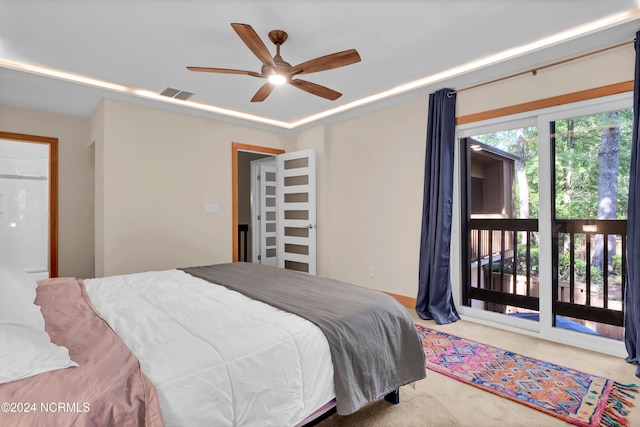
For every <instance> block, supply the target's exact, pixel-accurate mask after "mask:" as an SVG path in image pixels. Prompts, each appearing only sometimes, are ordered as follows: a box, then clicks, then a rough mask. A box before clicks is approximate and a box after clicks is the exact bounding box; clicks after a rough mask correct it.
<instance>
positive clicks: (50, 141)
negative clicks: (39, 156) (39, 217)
mask: <svg viewBox="0 0 640 427" xmlns="http://www.w3.org/2000/svg"><path fill="white" fill-rule="evenodd" d="M0 139H10V140H13V141H19V142H29V143H36V144H47V145H48V146H49V277H58V138H51V137H48V136H37V135H27V134H22V133H13V132H0ZM236 227H237V225H236Z"/></svg>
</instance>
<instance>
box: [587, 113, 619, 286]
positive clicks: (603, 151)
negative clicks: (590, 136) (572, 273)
mask: <svg viewBox="0 0 640 427" xmlns="http://www.w3.org/2000/svg"><path fill="white" fill-rule="evenodd" d="M619 117H620V113H619V112H612V113H605V114H604V118H605V120H606V123H612V124H611V125H608V126H607V127H605V128H603V129H602V143H601V145H600V150H599V151H598V156H599V158H600V175H599V178H598V219H616V207H617V204H618V161H619V156H620V128H619V126H618V125H617V124H616V122H617V119H618V118H619ZM607 244H608V252H609V253H608V254H607V270H606V271H611V270H612V257H613V255H615V251H616V239H615V236H609V239H608V243H607ZM603 251H604V244H603V236H602V234H598V235H596V247H595V250H594V253H593V258H592V260H591V265H593V266H594V267H597V268H599V269H600V270H601V271H602V272H603V274H605V269H604V267H605V265H604V254H603Z"/></svg>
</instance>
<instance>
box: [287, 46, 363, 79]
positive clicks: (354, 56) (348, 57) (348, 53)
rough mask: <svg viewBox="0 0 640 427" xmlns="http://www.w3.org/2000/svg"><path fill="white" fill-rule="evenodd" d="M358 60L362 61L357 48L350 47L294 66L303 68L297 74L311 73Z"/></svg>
mask: <svg viewBox="0 0 640 427" xmlns="http://www.w3.org/2000/svg"><path fill="white" fill-rule="evenodd" d="M356 62H360V55H359V54H358V52H357V51H356V50H355V49H349V50H343V51H342V52H336V53H332V54H331V55H325V56H321V57H319V58H316V59H312V60H310V61H307V62H303V63H302V64H298V65H296V66H295V67H293V69H294V70H298V69H302V71H300V72H298V73H297V74H309V73H317V72H318V71H324V70H332V69H334V68H339V67H344V66H345V65H351V64H355V63H356Z"/></svg>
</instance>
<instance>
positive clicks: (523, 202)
mask: <svg viewBox="0 0 640 427" xmlns="http://www.w3.org/2000/svg"><path fill="white" fill-rule="evenodd" d="M516 155H517V156H518V160H516V176H517V179H518V188H519V189H520V191H519V193H520V200H519V204H520V215H519V216H518V218H521V219H527V218H529V182H528V181H527V173H526V171H525V168H524V129H518V130H517V131H516ZM520 238H521V240H522V244H526V243H527V233H520Z"/></svg>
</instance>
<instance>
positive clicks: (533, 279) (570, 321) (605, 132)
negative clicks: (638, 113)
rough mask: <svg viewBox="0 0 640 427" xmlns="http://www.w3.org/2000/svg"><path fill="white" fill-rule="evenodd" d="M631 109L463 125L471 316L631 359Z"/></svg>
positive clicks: (621, 106) (610, 104)
mask: <svg viewBox="0 0 640 427" xmlns="http://www.w3.org/2000/svg"><path fill="white" fill-rule="evenodd" d="M631 107H632V99H631V95H630V94H620V95H614V96H610V97H606V98H604V97H603V98H596V99H593V100H589V101H583V102H579V103H574V104H566V105H561V106H558V107H553V108H548V109H545V110H539V111H534V112H531V113H522V114H519V115H518V116H512V117H508V118H503V119H494V120H492V121H488V122H483V123H479V124H476V125H475V126H472V125H466V126H461V127H459V128H458V129H457V134H458V139H459V150H458V154H459V160H460V162H459V168H460V169H459V170H460V174H459V176H460V183H459V185H460V190H461V191H460V193H461V197H460V199H459V205H460V253H461V257H460V259H461V262H460V288H459V291H460V292H459V298H458V304H459V305H460V306H461V313H462V314H463V315H467V316H470V317H477V318H478V319H481V320H483V321H490V322H495V323H500V324H504V325H506V326H509V327H515V328H520V329H525V330H529V331H533V332H535V333H538V334H540V336H543V337H547V338H550V339H554V340H558V341H561V342H566V343H569V344H572V345H580V346H584V347H586V348H591V349H594V350H597V351H604V352H610V353H612V354H614V353H616V354H617V353H621V352H623V351H624V350H623V349H624V346H623V343H622V342H620V340H621V339H622V338H623V333H624V330H623V316H624V304H623V295H624V283H625V274H626V265H625V259H626V245H627V242H626V220H627V218H626V215H627V197H628V191H629V159H630V151H631V149H630V143H631V131H632V110H631ZM523 319H526V320H527V321H528V322H527V321H525V320H523ZM578 333H579V334H578ZM612 340H618V342H617V343H615V344H612V342H613V341H612Z"/></svg>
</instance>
